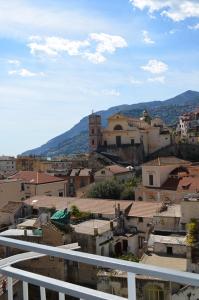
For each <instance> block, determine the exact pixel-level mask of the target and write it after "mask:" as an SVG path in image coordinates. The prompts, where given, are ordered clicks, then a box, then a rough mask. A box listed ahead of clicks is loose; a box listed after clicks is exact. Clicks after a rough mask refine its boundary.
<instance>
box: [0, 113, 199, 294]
mask: <svg viewBox="0 0 199 300" xmlns="http://www.w3.org/2000/svg"><path fill="white" fill-rule="evenodd" d="M88 133H89V137H88V141H89V145H88V147H89V153H82V154H79V155H73V156H62V157H52V158H51V159H49V158H47V157H39V156H18V157H17V158H14V157H10V156H1V157H0V176H1V180H0V238H2V237H5V238H12V239H16V240H20V241H26V242H33V243H37V244H44V245H50V246H54V247H58V248H60V247H61V248H62V249H66V250H67V249H71V251H72V250H73V251H81V252H85V253H88V254H96V255H99V256H101V257H111V258H115V259H118V260H126V261H131V262H135V263H136V264H138V265H139V264H140V265H141V264H142V265H146V266H155V267H166V268H169V269H172V270H175V271H183V272H194V273H199V246H198V245H199V235H198V229H199V222H198V220H199V146H198V142H199V111H198V110H195V111H192V112H189V113H185V114H183V115H182V116H180V117H179V121H178V122H177V124H176V127H175V128H174V127H173V126H172V127H170V126H168V125H167V124H165V122H164V121H163V120H162V119H161V118H160V117H155V118H152V117H151V115H150V113H149V112H148V111H147V110H146V109H145V110H144V111H143V112H142V114H141V116H139V117H137V118H136V117H130V116H127V115H125V114H122V113H115V114H113V115H112V116H110V117H109V118H108V120H107V126H106V127H103V126H102V122H101V116H100V115H98V114H94V113H92V114H91V115H90V116H89V124H88ZM197 158H198V162H197ZM0 255H1V259H6V258H9V259H10V261H12V262H13V263H14V264H15V266H16V267H17V268H19V269H23V270H25V271H31V272H34V273H37V274H40V275H44V276H49V275H51V277H53V278H55V279H59V280H62V281H67V282H70V283H74V284H79V285H82V286H86V287H91V288H94V289H97V290H99V291H102V292H107V293H110V294H114V295H118V296H121V297H127V296H128V284H127V282H128V274H127V272H125V271H119V270H117V269H115V270H112V269H110V268H106V267H105V266H104V267H101V268H100V267H97V266H93V265H89V264H85V263H84V262H76V261H74V262H71V261H67V260H65V259H62V258H57V257H54V256H52V255H51V256H42V257H41V255H38V254H37V253H36V254H34V255H33V254H31V253H29V254H28V253H23V251H20V250H16V249H15V248H10V247H9V246H6V245H4V246H3V245H2V246H0ZM18 255H21V256H18ZM19 257H20V258H19ZM0 262H1V261H0ZM135 280H136V297H137V298H136V299H140V300H141V299H157V300H162V299H163V300H169V299H172V300H178V299H197V298H198V297H199V288H197V287H192V286H190V285H185V284H184V285H182V284H181V283H174V282H171V281H169V280H165V279H162V278H155V277H150V276H145V275H142V274H137V275H136V279H135ZM0 281H1V289H0V300H1V299H2V300H3V299H5V293H6V292H5V290H6V289H5V286H6V285H7V278H6V277H5V276H1V278H0ZM12 284H13V290H14V293H15V296H16V298H15V299H21V298H20V297H22V294H21V293H22V291H21V282H20V281H19V280H15V281H13V282H12ZM30 289H31V293H30V296H29V299H37V296H38V289H37V288H36V287H35V286H34V285H30ZM192 296H193V297H195V298H191V297H192ZM57 297H58V295H57V294H56V293H54V292H49V294H48V299H58V298H57ZM60 299H64V298H60ZM67 299H69V298H67Z"/></svg>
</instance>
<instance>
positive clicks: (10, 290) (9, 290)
mask: <svg viewBox="0 0 199 300" xmlns="http://www.w3.org/2000/svg"><path fill="white" fill-rule="evenodd" d="M8 300H13V284H12V277H8Z"/></svg>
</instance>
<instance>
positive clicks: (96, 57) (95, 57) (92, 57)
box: [83, 52, 106, 64]
mask: <svg viewBox="0 0 199 300" xmlns="http://www.w3.org/2000/svg"><path fill="white" fill-rule="evenodd" d="M83 56H84V57H85V58H87V59H88V60H89V61H90V62H92V63H93V64H101V63H103V62H105V61H106V57H105V56H104V55H102V54H101V53H99V52H95V53H91V52H85V53H84V55H83Z"/></svg>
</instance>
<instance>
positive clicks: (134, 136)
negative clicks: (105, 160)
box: [89, 110, 171, 155]
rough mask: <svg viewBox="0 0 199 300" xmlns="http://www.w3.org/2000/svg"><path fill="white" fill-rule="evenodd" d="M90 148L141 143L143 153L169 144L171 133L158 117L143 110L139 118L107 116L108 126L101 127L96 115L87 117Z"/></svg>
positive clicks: (116, 115)
mask: <svg viewBox="0 0 199 300" xmlns="http://www.w3.org/2000/svg"><path fill="white" fill-rule="evenodd" d="M89 144H90V150H91V151H96V150H98V149H99V148H100V147H101V146H102V147H107V148H108V147H113V146H116V147H118V148H119V147H123V146H134V145H140V144H143V147H144V153H145V155H148V154H151V153H153V152H155V151H157V150H159V149H161V148H163V147H166V146H168V145H170V144H171V133H170V131H169V129H168V127H166V125H165V124H164V122H163V121H162V120H161V119H160V118H155V119H151V117H150V116H149V114H148V112H147V111H146V110H145V111H144V112H143V116H142V117H141V118H132V117H128V116H124V115H122V114H119V113H118V114H115V115H113V116H111V117H109V118H108V126H107V127H106V128H102V127H101V118H100V116H98V115H94V114H92V115H90V117H89Z"/></svg>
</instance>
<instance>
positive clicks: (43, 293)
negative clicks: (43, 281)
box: [40, 286, 46, 300]
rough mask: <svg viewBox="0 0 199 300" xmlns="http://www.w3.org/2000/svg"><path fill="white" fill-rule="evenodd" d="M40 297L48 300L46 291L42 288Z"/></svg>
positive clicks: (42, 299)
mask: <svg viewBox="0 0 199 300" xmlns="http://www.w3.org/2000/svg"><path fill="white" fill-rule="evenodd" d="M40 296H41V300H46V289H45V288H44V287H42V286H40Z"/></svg>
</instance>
